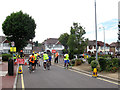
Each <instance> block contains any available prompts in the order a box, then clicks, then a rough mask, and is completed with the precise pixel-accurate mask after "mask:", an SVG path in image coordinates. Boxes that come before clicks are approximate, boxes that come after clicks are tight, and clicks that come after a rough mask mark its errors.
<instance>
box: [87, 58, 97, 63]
mask: <svg viewBox="0 0 120 90" xmlns="http://www.w3.org/2000/svg"><path fill="white" fill-rule="evenodd" d="M87 60H88V63H89V64H90V63H91V61H93V60H95V57H90V58H88V59H87Z"/></svg>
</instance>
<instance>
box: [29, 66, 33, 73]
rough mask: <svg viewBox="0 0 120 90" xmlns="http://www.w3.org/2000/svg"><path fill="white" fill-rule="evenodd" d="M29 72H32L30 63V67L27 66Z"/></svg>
mask: <svg viewBox="0 0 120 90" xmlns="http://www.w3.org/2000/svg"><path fill="white" fill-rule="evenodd" d="M29 72H30V73H31V72H32V65H30V67H29Z"/></svg>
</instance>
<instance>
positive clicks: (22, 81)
mask: <svg viewBox="0 0 120 90" xmlns="http://www.w3.org/2000/svg"><path fill="white" fill-rule="evenodd" d="M21 68H22V65H21ZM21 83H22V89H23V90H24V88H25V87H24V80H23V74H21Z"/></svg>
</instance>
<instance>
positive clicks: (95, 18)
mask: <svg viewBox="0 0 120 90" xmlns="http://www.w3.org/2000/svg"><path fill="white" fill-rule="evenodd" d="M95 32H96V34H95V35H96V61H98V50H97V14H96V0H95Z"/></svg>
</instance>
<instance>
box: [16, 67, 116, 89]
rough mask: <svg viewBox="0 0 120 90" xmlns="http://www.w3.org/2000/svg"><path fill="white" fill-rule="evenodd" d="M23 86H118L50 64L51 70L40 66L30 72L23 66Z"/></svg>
mask: <svg viewBox="0 0 120 90" xmlns="http://www.w3.org/2000/svg"><path fill="white" fill-rule="evenodd" d="M23 81H24V88H118V85H115V84H113V83H110V82H106V81H104V80H99V79H97V78H92V77H89V76H87V75H84V74H80V73H77V72H74V71H71V70H67V69H63V68H62V67H59V66H56V65H52V66H51V70H46V71H44V70H43V67H42V66H41V67H40V68H38V69H37V70H35V72H32V73H31V74H30V73H29V71H28V67H27V66H23ZM22 85H23V83H22V84H21V75H18V82H17V88H22Z"/></svg>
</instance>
